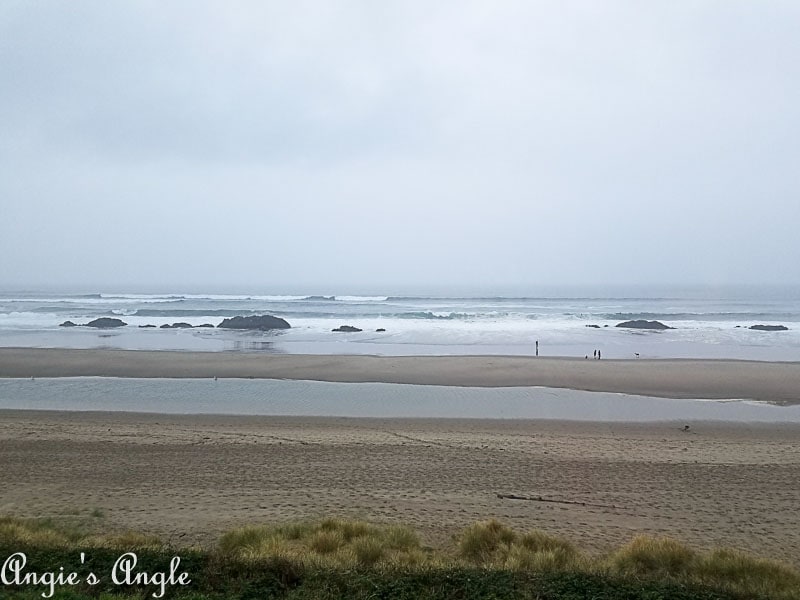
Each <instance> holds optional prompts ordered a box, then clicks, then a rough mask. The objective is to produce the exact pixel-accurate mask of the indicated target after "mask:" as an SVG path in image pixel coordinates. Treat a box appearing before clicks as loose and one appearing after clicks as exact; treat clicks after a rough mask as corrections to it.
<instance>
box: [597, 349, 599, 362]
mask: <svg viewBox="0 0 800 600" xmlns="http://www.w3.org/2000/svg"><path fill="white" fill-rule="evenodd" d="M597 360H600V350H598V351H597Z"/></svg>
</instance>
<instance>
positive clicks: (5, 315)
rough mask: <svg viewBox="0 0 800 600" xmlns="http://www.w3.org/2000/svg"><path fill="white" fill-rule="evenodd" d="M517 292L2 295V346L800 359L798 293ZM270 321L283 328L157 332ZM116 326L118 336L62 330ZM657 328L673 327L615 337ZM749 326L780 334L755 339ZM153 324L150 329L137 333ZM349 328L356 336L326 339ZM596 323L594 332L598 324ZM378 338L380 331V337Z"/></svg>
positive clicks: (669, 290)
mask: <svg viewBox="0 0 800 600" xmlns="http://www.w3.org/2000/svg"><path fill="white" fill-rule="evenodd" d="M525 292H526V293H523V294H518V295H517V294H512V295H492V294H487V293H486V291H485V290H482V291H481V293H479V294H475V293H472V294H461V293H458V294H452V295H442V294H441V293H437V294H424V293H421V294H406V295H390V294H385V295H381V294H370V295H366V294H360V295H355V294H346V293H345V294H339V293H330V294H327V293H323V294H309V295H304V294H293V295H287V294H281V293H258V294H226V293H215V294H203V293H191V294H189V293H181V292H172V293H161V294H142V293H124V292H122V293H120V292H117V293H102V292H100V293H94V292H87V293H70V294H64V293H54V292H52V291H49V292H47V293H44V292H31V291H24V292H15V291H3V292H0V346H3V347H12V346H23V347H55V348H118V349H150V350H199V351H244V352H276V353H302V354H373V355H415V354H421V355H425V354H443V355H455V354H509V355H532V354H534V353H535V343H536V341H537V340H538V342H539V351H540V354H541V355H542V356H573V357H574V356H578V357H580V356H585V355H587V354H588V355H589V356H590V357H591V356H592V354H593V352H594V350H596V349H598V350H601V352H602V354H603V357H604V358H609V359H611V358H631V359H633V358H635V357H636V354H637V353H638V354H639V356H640V357H641V358H734V359H755V360H785V361H797V360H800V290H798V289H797V288H790V287H739V288H735V287H726V288H715V289H711V288H700V287H696V288H668V287H660V288H652V287H650V288H640V289H637V288H627V289H624V288H612V289H588V288H587V289H578V288H562V289H547V290H540V291H538V292H539V293H537V290H525ZM260 314H270V315H275V316H278V317H282V318H284V319H286V320H287V321H288V322H289V323H290V324H291V326H292V328H291V329H289V330H285V331H274V332H258V331H226V330H221V329H216V328H214V329H212V328H200V329H198V328H193V329H160V326H161V325H164V324H172V323H178V322H182V323H188V324H190V325H193V326H197V325H201V324H210V325H214V326H216V325H218V324H219V323H221V322H222V320H223V319H224V318H226V317H232V316H236V315H243V316H247V315H260ZM98 317H116V318H120V319H122V320H123V321H124V322H125V323H127V324H128V325H127V326H126V327H121V328H118V329H105V330H97V329H93V328H89V327H74V328H65V327H59V324H60V323H62V322H64V321H67V320H69V321H72V322H74V323H78V324H82V323H87V322H89V321H91V320H92V319H95V318H98ZM635 319H645V320H657V321H660V322H662V323H664V324H665V325H668V326H670V327H674V329H670V330H664V331H644V330H633V329H622V328H617V327H616V325H617V324H618V323H621V322H623V321H627V320H635ZM755 324H767V325H785V326H786V327H788V328H789V330H788V331H777V332H764V331H754V330H750V329H748V327H750V326H752V325H755ZM143 325H154V326H155V327H154V328H142V327H140V326H143ZM341 325H351V326H354V327H358V328H360V329H362V330H363V331H362V332H354V333H338V332H332V331H331V330H332V329H334V328H336V327H339V326H341ZM594 326H596V327H594ZM377 329H385V330H386V331H384V332H378V331H376V330H377Z"/></svg>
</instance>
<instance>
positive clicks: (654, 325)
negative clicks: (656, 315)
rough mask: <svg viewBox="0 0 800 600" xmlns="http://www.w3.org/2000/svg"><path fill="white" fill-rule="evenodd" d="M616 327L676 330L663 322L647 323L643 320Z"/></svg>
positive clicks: (624, 323)
mask: <svg viewBox="0 0 800 600" xmlns="http://www.w3.org/2000/svg"><path fill="white" fill-rule="evenodd" d="M615 327H625V328H626V329H659V330H661V329H675V328H674V327H670V326H669V325H664V324H663V323H662V322H661V321H645V320H643V319H636V320H634V321H624V322H622V323H617V324H616V325H615Z"/></svg>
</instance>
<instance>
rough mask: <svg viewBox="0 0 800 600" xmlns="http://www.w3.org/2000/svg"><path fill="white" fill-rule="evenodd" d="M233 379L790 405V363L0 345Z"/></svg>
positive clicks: (42, 365)
mask: <svg viewBox="0 0 800 600" xmlns="http://www.w3.org/2000/svg"><path fill="white" fill-rule="evenodd" d="M76 376H105V377H173V378H184V377H190V378H205V377H241V378H247V377H250V378H269V379H306V380H316V381H336V382H384V383H410V384H429V385H451V386H475V387H504V386H545V387H556V388H570V389H579V390H587V391H596V392H618V393H625V394H636V395H642V396H656V397H662V398H708V399H726V398H736V399H751V400H761V401H765V402H775V403H781V404H797V403H800V363H790V362H760V361H736V360H591V359H589V360H583V359H569V358H533V357H519V356H424V357H423V356H403V357H379V356H347V355H334V356H332V355H282V354H259V353H234V352H165V351H141V350H136V351H131V350H74V349H43V348H0V377H76Z"/></svg>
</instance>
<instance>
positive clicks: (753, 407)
mask: <svg viewBox="0 0 800 600" xmlns="http://www.w3.org/2000/svg"><path fill="white" fill-rule="evenodd" d="M0 409H25V410H67V411H125V412H149V413H159V414H228V415H271V416H279V415H280V416H330V417H374V418H476V419H559V420H572V421H605V422H654V421H681V422H685V421H729V422H749V423H753V422H765V423H800V406H786V407H783V406H774V405H771V404H765V403H758V402H747V401H730V400H729V401H713V400H670V399H664V398H651V397H647V396H634V395H626V394H613V393H605V392H584V391H579V390H563V389H551V388H542V387H522V388H488V389H487V388H469V387H446V386H430V385H405V384H395V383H329V382H319V381H283V380H280V381H279V380H270V379H256V380H249V379H220V380H219V381H215V380H213V379H117V378H109V377H75V378H55V379H51V378H39V379H35V380H31V379H0Z"/></svg>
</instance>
